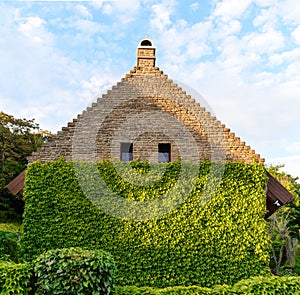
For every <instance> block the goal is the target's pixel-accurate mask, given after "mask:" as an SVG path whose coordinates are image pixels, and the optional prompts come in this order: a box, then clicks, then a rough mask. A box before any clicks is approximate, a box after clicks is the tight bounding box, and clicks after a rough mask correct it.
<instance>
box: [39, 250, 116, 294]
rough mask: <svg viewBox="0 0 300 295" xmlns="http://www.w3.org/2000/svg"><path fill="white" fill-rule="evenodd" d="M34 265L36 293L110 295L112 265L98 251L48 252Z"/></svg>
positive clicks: (112, 273) (110, 257)
mask: <svg viewBox="0 0 300 295" xmlns="http://www.w3.org/2000/svg"><path fill="white" fill-rule="evenodd" d="M34 263H35V266H34V272H35V280H36V284H35V285H36V288H37V291H36V292H37V294H74V295H75V294H76V295H80V294H82V295H88V294H91V295H109V294H112V290H113V287H114V271H115V264H114V261H113V259H112V256H111V255H110V254H108V253H107V252H104V251H102V250H83V249H81V248H69V249H56V250H50V251H48V252H46V253H45V254H42V255H40V256H39V257H38V258H37V259H36V260H35V262H34Z"/></svg>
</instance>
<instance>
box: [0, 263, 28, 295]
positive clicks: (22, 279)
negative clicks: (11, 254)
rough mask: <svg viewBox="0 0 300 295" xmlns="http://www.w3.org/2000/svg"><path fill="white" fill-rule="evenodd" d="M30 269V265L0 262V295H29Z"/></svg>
mask: <svg viewBox="0 0 300 295" xmlns="http://www.w3.org/2000/svg"><path fill="white" fill-rule="evenodd" d="M31 278H32V267H31V265H30V264H27V263H22V264H15V263H14V262H11V261H1V262H0V294H2V295H10V294H13V295H27V294H31V293H30V292H31Z"/></svg>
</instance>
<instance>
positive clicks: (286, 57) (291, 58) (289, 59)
mask: <svg viewBox="0 0 300 295" xmlns="http://www.w3.org/2000/svg"><path fill="white" fill-rule="evenodd" d="M299 59H300V48H296V49H293V50H290V51H284V52H281V53H275V54H273V55H271V56H270V58H269V61H270V66H279V65H281V64H283V63H295V62H296V61H297V60H299Z"/></svg>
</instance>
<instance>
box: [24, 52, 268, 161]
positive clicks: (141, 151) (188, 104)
mask: <svg viewBox="0 0 300 295" xmlns="http://www.w3.org/2000/svg"><path fill="white" fill-rule="evenodd" d="M121 142H132V143H133V157H134V159H142V160H143V159H148V160H150V161H151V162H156V161H157V152H158V144H159V143H170V144H171V158H172V160H173V161H176V160H177V159H178V158H181V159H182V160H183V161H188V162H197V161H199V160H200V161H201V160H204V159H209V160H213V161H223V160H224V159H225V160H226V161H236V160H237V161H243V162H246V163H250V162H252V161H258V162H264V159H262V158H261V157H260V155H258V154H256V153H255V152H254V150H252V149H251V148H250V147H249V146H247V145H246V144H245V143H244V142H242V141H241V140H240V138H239V137H236V136H235V134H234V133H232V132H230V129H228V128H226V126H225V125H224V124H222V123H221V122H220V121H218V120H217V119H216V118H215V117H213V116H212V115H211V114H210V113H209V112H207V111H206V110H205V108H203V107H202V106H200V104H199V103H197V102H196V101H195V100H194V99H193V98H192V97H191V96H190V95H188V94H186V92H185V91H183V90H182V89H181V88H180V87H178V85H176V84H175V83H174V82H173V81H172V80H171V79H169V78H168V77H167V75H165V74H163V72H162V71H160V70H159V68H158V67H155V48H153V47H152V46H151V47H149V48H147V47H143V48H138V60H137V67H135V68H134V69H133V70H131V71H130V73H129V74H127V75H126V76H125V78H123V79H122V80H121V81H120V82H118V83H117V84H116V85H115V86H113V88H112V89H111V90H109V91H108V92H107V94H104V95H102V97H99V98H98V100H97V102H96V103H93V104H92V106H91V107H88V108H87V109H86V110H85V111H84V112H83V113H82V114H80V115H78V117H77V118H76V119H74V120H73V121H72V122H70V123H68V126H67V127H64V128H62V130H61V131H59V132H58V133H57V135H56V136H54V137H53V138H52V139H51V141H49V142H48V143H45V144H44V145H43V146H42V147H41V148H40V149H38V151H37V152H35V153H33V154H32V156H31V157H29V158H28V160H29V162H33V161H35V160H38V159H39V160H41V161H42V162H46V161H51V160H54V159H57V158H58V157H60V156H63V157H64V158H65V159H66V160H67V161H72V160H86V161H100V160H103V159H107V158H108V159H119V158H120V143H121Z"/></svg>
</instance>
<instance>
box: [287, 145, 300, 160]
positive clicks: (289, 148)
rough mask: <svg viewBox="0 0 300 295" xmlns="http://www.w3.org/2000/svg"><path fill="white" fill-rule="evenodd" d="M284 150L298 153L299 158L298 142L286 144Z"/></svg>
mask: <svg viewBox="0 0 300 295" xmlns="http://www.w3.org/2000/svg"><path fill="white" fill-rule="evenodd" d="M286 150H287V151H288V152H290V153H298V154H299V157H300V142H292V143H286Z"/></svg>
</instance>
